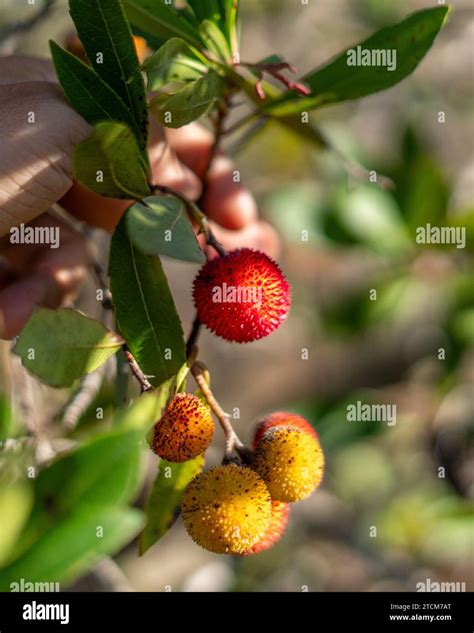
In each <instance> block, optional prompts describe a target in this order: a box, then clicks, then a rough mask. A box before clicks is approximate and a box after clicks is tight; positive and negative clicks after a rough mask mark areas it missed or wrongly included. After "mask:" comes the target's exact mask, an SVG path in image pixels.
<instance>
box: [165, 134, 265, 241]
mask: <svg viewBox="0 0 474 633" xmlns="http://www.w3.org/2000/svg"><path fill="white" fill-rule="evenodd" d="M166 135H167V138H168V141H169V143H170V145H171V147H172V148H173V149H174V151H175V152H176V154H177V156H178V158H179V159H180V160H181V161H182V162H183V163H184V164H185V165H187V166H188V167H190V168H191V169H192V170H193V171H194V172H195V173H196V174H197V175H198V176H199V177H200V178H202V177H203V176H204V174H205V173H206V171H207V168H208V164H209V159H210V156H211V153H212V148H213V143H214V138H213V136H212V134H211V133H210V132H208V131H207V130H206V129H205V128H203V127H202V126H200V125H198V124H195V123H191V124H190V125H186V126H184V127H182V128H179V129H177V130H167V131H166ZM236 175H237V174H236V172H235V166H234V164H233V163H232V161H230V160H229V159H228V158H225V157H224V156H217V157H216V158H215V159H214V160H213V162H212V166H211V169H210V171H209V174H208V177H207V180H206V194H205V196H204V201H203V202H204V205H203V206H204V210H205V212H206V213H207V215H208V216H209V217H210V218H211V219H213V220H215V221H216V222H218V223H219V224H221V225H222V226H223V227H225V228H227V229H232V230H239V229H241V228H243V227H244V226H246V225H247V224H249V223H250V222H254V221H255V220H256V219H257V215H258V212H257V204H256V202H255V200H254V198H253V196H252V195H251V194H250V192H249V191H247V190H246V189H245V188H244V187H243V186H242V185H241V184H240V183H239V182H236Z"/></svg>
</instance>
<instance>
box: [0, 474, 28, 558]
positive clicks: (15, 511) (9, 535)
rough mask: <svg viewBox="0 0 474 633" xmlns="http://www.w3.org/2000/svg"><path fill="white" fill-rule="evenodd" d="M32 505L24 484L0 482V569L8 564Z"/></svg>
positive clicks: (26, 486)
mask: <svg viewBox="0 0 474 633" xmlns="http://www.w3.org/2000/svg"><path fill="white" fill-rule="evenodd" d="M32 505H33V495H32V490H31V487H30V486H29V485H27V484H24V483H10V482H9V483H5V482H3V481H2V482H1V487H0V516H1V517H2V529H1V530H0V567H2V566H3V565H5V563H6V562H8V560H9V557H10V554H11V552H12V549H13V546H14V545H15V543H16V540H17V539H18V537H19V535H20V533H21V530H22V528H23V526H24V525H25V523H26V521H27V519H28V516H29V514H30V511H31V508H32Z"/></svg>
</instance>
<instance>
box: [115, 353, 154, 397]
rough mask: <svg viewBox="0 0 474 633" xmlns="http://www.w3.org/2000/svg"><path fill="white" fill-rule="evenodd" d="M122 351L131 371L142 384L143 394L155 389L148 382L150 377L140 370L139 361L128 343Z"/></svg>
mask: <svg viewBox="0 0 474 633" xmlns="http://www.w3.org/2000/svg"><path fill="white" fill-rule="evenodd" d="M122 349H123V353H124V354H125V359H126V361H127V363H128V364H129V365H130V369H131V370H132V373H133V375H134V376H135V378H136V379H137V380H138V382H139V383H140V387H141V392H142V393H145V391H151V390H152V389H153V385H152V384H151V383H150V381H149V380H148V376H146V375H145V374H144V373H143V372H142V370H141V369H140V367H139V365H138V363H137V361H136V360H135V358H134V357H133V354H132V352H131V351H130V350H129V348H128V345H127V344H126V343H124V344H123V345H122Z"/></svg>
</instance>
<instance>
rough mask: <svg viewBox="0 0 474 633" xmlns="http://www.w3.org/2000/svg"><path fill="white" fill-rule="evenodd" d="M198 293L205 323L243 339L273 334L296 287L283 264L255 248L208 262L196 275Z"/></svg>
mask: <svg viewBox="0 0 474 633" xmlns="http://www.w3.org/2000/svg"><path fill="white" fill-rule="evenodd" d="M193 297H194V303H195V306H196V310H197V313H198V316H199V319H200V320H201V322H202V323H204V325H205V326H206V327H208V328H209V329H210V330H211V331H212V332H214V333H215V334H217V336H221V337H222V338H224V339H226V340H227V341H236V342H238V343H248V342H249V341H255V340H257V339H260V338H263V337H264V336H268V335H269V334H271V332H273V331H274V330H276V329H277V328H278V327H280V325H281V324H282V323H283V321H284V320H285V319H286V318H287V316H288V312H289V310H290V305H291V292H290V286H289V284H288V282H287V281H286V279H285V277H284V275H283V273H282V272H281V270H280V268H279V267H278V265H277V264H276V263H275V262H274V261H273V260H272V259H270V258H269V257H268V256H267V255H265V253H261V252H260V251H255V250H252V249H250V248H242V249H239V250H236V251H231V252H230V253H229V254H228V255H226V256H225V257H216V258H215V259H212V260H211V261H209V262H207V263H206V264H204V266H203V267H202V268H201V270H200V271H199V273H198V275H197V277H196V279H195V280H194V287H193Z"/></svg>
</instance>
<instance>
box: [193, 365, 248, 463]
mask: <svg viewBox="0 0 474 633" xmlns="http://www.w3.org/2000/svg"><path fill="white" fill-rule="evenodd" d="M205 372H206V368H205V367H204V365H203V364H202V363H200V362H199V361H196V362H195V363H194V364H193V366H192V367H191V373H192V375H193V376H194V380H195V381H196V383H197V385H198V387H199V389H200V390H201V391H202V393H203V395H204V397H205V399H206V402H207V404H208V405H209V406H210V408H211V411H212V412H213V413H214V415H215V416H216V418H217V419H218V421H219V424H220V425H221V427H222V430H223V431H224V435H225V459H226V460H232V459H233V458H232V454H233V452H234V451H235V452H236V453H238V455H239V456H240V457H241V458H242V459H243V460H244V461H248V459H249V458H250V456H251V451H250V449H248V448H247V447H246V446H245V445H244V444H243V442H241V441H240V439H239V437H238V436H237V434H236V432H235V431H234V429H233V427H232V423H231V421H230V415H229V414H228V413H226V412H225V411H224V409H223V408H222V407H221V405H220V404H219V403H218V402H217V400H216V398H215V396H214V394H213V393H212V391H211V388H210V386H209V383H208V382H207V380H206V375H205Z"/></svg>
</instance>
